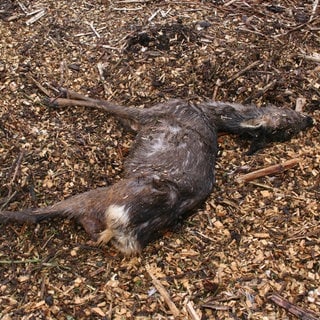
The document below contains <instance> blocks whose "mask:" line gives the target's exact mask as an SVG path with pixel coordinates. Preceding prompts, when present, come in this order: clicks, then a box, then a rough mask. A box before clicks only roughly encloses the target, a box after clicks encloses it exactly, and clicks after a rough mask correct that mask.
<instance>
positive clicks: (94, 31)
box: [86, 21, 101, 38]
mask: <svg viewBox="0 0 320 320" xmlns="http://www.w3.org/2000/svg"><path fill="white" fill-rule="evenodd" d="M86 24H87V25H88V26H89V27H90V28H91V30H92V32H93V33H94V34H95V35H96V37H97V38H101V36H100V34H99V33H98V31H97V30H96V28H95V27H94V26H93V22H88V21H86Z"/></svg>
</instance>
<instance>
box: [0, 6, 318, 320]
mask: <svg viewBox="0 0 320 320" xmlns="http://www.w3.org/2000/svg"><path fill="white" fill-rule="evenodd" d="M319 48H320V11H319V6H318V1H315V0H312V1H297V0H286V1H259V0H256V1H254V0H248V1H237V0H231V1H218V0H216V1H214V0H212V1H205V0H204V1H148V0H119V1H103V0H101V1H98V0H97V1H93V0H87V1H82V0H81V1H78V0H69V1H66V0H60V1H53V0H47V1H40V0H35V1H31V0H30V1H28V0H22V1H15V0H2V1H1V2H0V201H1V203H0V207H1V209H7V210H8V209H10V210H17V209H20V208H26V207H35V206H44V205H48V204H51V203H53V202H55V201H57V200H59V199H64V198H66V197H68V196H70V195H72V194H77V193H80V192H83V191H86V190H89V189H92V188H96V187H100V186H106V185H109V184H111V183H114V182H115V181H117V180H118V179H120V178H121V172H122V163H123V159H124V158H125V156H126V154H127V153H128V150H129V148H130V144H131V142H132V139H133V137H132V136H130V135H129V134H127V133H125V132H124V131H123V130H122V128H121V125H120V124H119V123H117V122H116V121H115V120H114V119H113V118H111V117H109V116H108V115H106V114H102V113H101V111H96V110H86V109H84V108H69V109H68V108H65V109H60V110H56V109H49V108H47V107H45V106H44V104H43V98H44V97H45V95H46V94H49V95H51V96H55V95H56V94H57V93H56V91H55V88H58V87H60V86H63V87H67V88H70V89H72V90H74V91H79V92H81V93H83V94H87V95H90V96H92V97H96V98H103V99H110V100H114V101H117V102H119V103H122V104H124V105H132V106H136V107H146V106H148V105H150V104H152V103H155V102H159V101H165V100H167V99H170V98H175V97H181V98H185V99H192V100H203V99H207V98H210V99H212V98H213V99H216V100H224V101H237V102H241V103H251V102H252V103H256V104H258V105H264V104H266V103H273V104H276V105H277V106H279V107H292V108H294V107H295V105H296V104H298V105H299V107H301V104H302V105H303V110H304V111H305V112H306V113H309V114H310V115H311V116H312V117H313V118H314V119H315V120H316V121H317V122H316V124H315V126H314V127H313V128H312V129H311V130H309V131H308V132H304V133H301V134H300V135H299V136H297V137H295V138H294V139H292V140H291V141H290V142H286V143H279V144H273V145H270V146H268V147H267V148H266V149H264V150H262V151H260V152H258V153H257V154H255V155H253V156H246V155H245V150H246V149H247V148H248V145H247V144H246V143H245V142H242V141H240V140H239V139H238V138H236V137H230V136H222V137H220V141H219V142H220V157H219V159H218V162H217V165H216V175H217V177H216V180H217V181H216V186H215V188H214V191H213V193H212V196H211V197H210V198H209V199H208V200H207V202H206V203H205V204H204V205H203V206H202V208H199V210H198V211H197V212H195V214H194V215H193V216H191V217H190V218H189V219H188V220H187V221H186V222H185V223H184V224H183V225H181V226H177V228H176V230H173V231H172V232H170V233H167V234H165V235H164V237H163V238H162V239H159V240H158V241H156V242H154V243H152V244H151V245H149V246H148V247H147V248H146V249H145V250H144V251H143V253H142V254H141V255H140V256H138V257H132V258H125V257H123V256H121V255H120V254H119V253H118V252H116V251H115V250H114V249H113V248H110V247H96V246H95V245H94V244H93V243H91V242H90V241H89V240H88V238H87V236H86V234H85V232H84V231H83V230H82V229H81V228H80V227H79V226H77V225H75V224H74V223H73V222H72V221H61V220H55V221H52V222H49V223H45V224H40V225H37V226H18V225H9V226H0V230H1V232H0V318H1V319H3V320H9V319H173V318H181V319H187V318H190V319H265V320H267V319H270V320H271V319H296V318H295V317H294V316H293V315H291V314H290V313H289V312H288V311H287V310H285V309H282V308H280V307H278V306H277V305H276V304H275V303H273V301H271V300H270V299H269V296H270V295H271V294H272V293H277V294H280V295H281V296H282V297H283V298H285V299H287V300H288V301H289V302H291V303H292V304H294V305H295V306H297V307H300V308H303V309H304V310H308V311H310V312H313V313H314V314H316V315H320V241H319V237H320V201H319V197H320V178H319V176H320V137H319V133H320V125H319V123H320V104H319V100H320V49H319ZM293 158H300V159H301V161H300V162H299V165H298V166H296V167H295V168H293V169H290V170H288V171H286V172H283V173H280V174H278V175H275V176H269V177H263V178H259V179H256V180H254V181H251V182H248V183H239V182H237V177H238V176H239V175H240V174H244V173H247V172H249V171H252V170H256V169H258V168H263V167H267V166H270V165H273V164H278V163H282V162H285V161H287V160H290V159H293ZM166 294H167V296H166ZM168 299H169V300H168ZM170 303H172V305H170ZM319 317H320V316H319Z"/></svg>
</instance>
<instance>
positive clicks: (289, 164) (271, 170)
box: [236, 158, 301, 182]
mask: <svg viewBox="0 0 320 320" xmlns="http://www.w3.org/2000/svg"><path fill="white" fill-rule="evenodd" d="M300 161H301V159H300V158H295V159H290V160H287V161H285V162H283V163H281V164H275V165H272V166H269V167H266V168H262V169H259V170H256V171H253V172H250V173H248V174H245V175H242V176H240V177H238V178H237V179H236V180H237V182H248V181H251V180H254V179H257V178H260V177H265V176H269V175H272V174H275V173H280V172H283V171H285V170H288V169H290V168H293V167H294V166H296V165H297V164H298V163H299V162H300Z"/></svg>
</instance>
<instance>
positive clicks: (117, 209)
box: [106, 204, 129, 226]
mask: <svg viewBox="0 0 320 320" xmlns="http://www.w3.org/2000/svg"><path fill="white" fill-rule="evenodd" d="M128 211H129V210H128V209H126V208H125V206H124V205H123V206H118V205H116V204H112V205H110V206H109V207H108V208H107V210H106V218H107V222H109V223H111V224H114V225H123V226H126V225H127V224H128V223H129V215H128Z"/></svg>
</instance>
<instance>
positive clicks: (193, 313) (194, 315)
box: [186, 301, 201, 320]
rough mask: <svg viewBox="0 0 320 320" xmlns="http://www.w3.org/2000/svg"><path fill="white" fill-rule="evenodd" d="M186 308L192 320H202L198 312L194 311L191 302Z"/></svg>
mask: <svg viewBox="0 0 320 320" xmlns="http://www.w3.org/2000/svg"><path fill="white" fill-rule="evenodd" d="M186 308H187V311H188V314H189V316H190V318H191V319H192V320H201V317H200V316H199V315H198V314H197V312H196V310H194V308H193V305H192V303H191V301H189V302H188V303H187V305H186Z"/></svg>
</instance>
